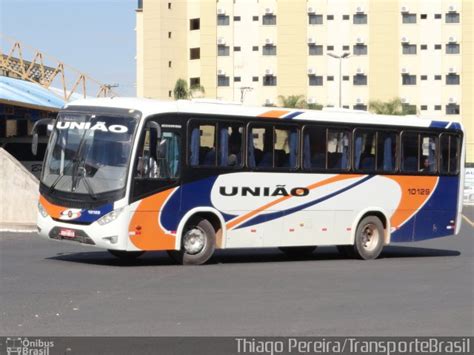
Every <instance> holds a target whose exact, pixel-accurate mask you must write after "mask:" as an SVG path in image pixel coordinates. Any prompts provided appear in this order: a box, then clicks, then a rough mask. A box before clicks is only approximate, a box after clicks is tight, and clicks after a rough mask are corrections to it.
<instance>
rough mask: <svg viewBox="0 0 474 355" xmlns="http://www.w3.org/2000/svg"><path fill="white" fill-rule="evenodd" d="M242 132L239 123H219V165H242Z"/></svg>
mask: <svg viewBox="0 0 474 355" xmlns="http://www.w3.org/2000/svg"><path fill="white" fill-rule="evenodd" d="M243 132H244V130H243V126H242V125H241V124H237V123H230V124H227V123H224V124H219V145H218V146H219V166H224V167H225V166H227V167H240V166H242V137H243Z"/></svg>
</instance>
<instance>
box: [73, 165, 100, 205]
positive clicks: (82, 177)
mask: <svg viewBox="0 0 474 355" xmlns="http://www.w3.org/2000/svg"><path fill="white" fill-rule="evenodd" d="M81 164H84V165H85V159H84V158H83V159H81V161H80V162H78V164H77V171H76V173H77V174H78V173H79V167H80V165H81ZM83 169H84V170H83V174H82V175H78V176H77V177H78V178H79V180H77V184H79V181H81V180H82V181H83V182H84V185H85V187H86V189H87V192H88V193H89V196H90V197H92V198H93V199H94V200H97V195H96V194H95V192H94V189H93V188H92V185H91V184H90V182H89V179H88V178H87V176H86V174H87V172H86V168H85V167H84V168H83ZM76 187H77V186H76Z"/></svg>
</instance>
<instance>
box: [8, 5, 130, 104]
mask: <svg viewBox="0 0 474 355" xmlns="http://www.w3.org/2000/svg"><path fill="white" fill-rule="evenodd" d="M136 6H137V0H0V32H1V33H2V34H3V35H6V36H9V37H12V38H14V39H16V40H19V41H20V42H21V43H22V44H24V45H28V46H30V47H33V48H35V49H38V50H40V51H42V52H44V53H46V54H48V55H50V56H53V57H55V58H57V59H58V60H60V61H62V62H64V63H65V64H67V65H70V66H72V67H74V68H76V69H78V70H79V71H81V72H83V73H85V74H87V75H89V76H90V77H92V78H94V79H96V80H98V81H99V82H101V83H107V84H114V83H118V84H119V87H118V88H117V89H115V90H116V91H117V92H118V93H119V94H120V95H121V96H135V90H136V88H135V82H136V78H135V54H136V53H135V9H136ZM1 39H2V38H0V40H1ZM7 48H9V46H8V45H7V44H6V42H5V41H3V43H2V49H3V50H6V49H7Z"/></svg>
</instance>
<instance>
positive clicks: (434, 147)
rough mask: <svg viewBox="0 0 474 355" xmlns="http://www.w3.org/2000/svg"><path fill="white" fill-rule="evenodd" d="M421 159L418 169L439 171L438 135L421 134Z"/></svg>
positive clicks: (432, 171) (428, 171) (421, 170)
mask: <svg viewBox="0 0 474 355" xmlns="http://www.w3.org/2000/svg"><path fill="white" fill-rule="evenodd" d="M419 152H420V161H419V166H418V170H419V171H420V172H425V173H435V172H436V171H438V159H437V152H438V137H437V136H433V135H425V134H421V135H420V148H419Z"/></svg>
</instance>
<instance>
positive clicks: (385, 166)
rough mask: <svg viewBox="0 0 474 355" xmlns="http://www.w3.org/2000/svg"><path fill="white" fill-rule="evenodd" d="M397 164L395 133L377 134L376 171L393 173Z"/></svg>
mask: <svg viewBox="0 0 474 355" xmlns="http://www.w3.org/2000/svg"><path fill="white" fill-rule="evenodd" d="M396 162H397V133H395V132H383V131H381V132H378V133H377V170H381V171H395V169H396Z"/></svg>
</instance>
